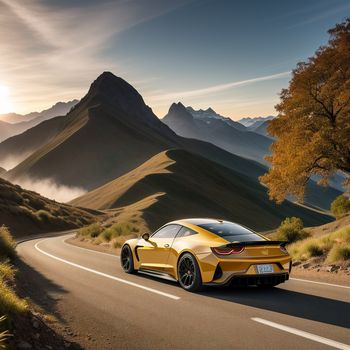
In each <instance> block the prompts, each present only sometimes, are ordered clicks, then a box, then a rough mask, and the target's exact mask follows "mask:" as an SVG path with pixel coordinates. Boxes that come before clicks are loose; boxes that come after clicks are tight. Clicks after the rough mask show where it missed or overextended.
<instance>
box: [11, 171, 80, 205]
mask: <svg viewBox="0 0 350 350" xmlns="http://www.w3.org/2000/svg"><path fill="white" fill-rule="evenodd" d="M13 182H14V183H16V184H17V185H20V186H21V187H23V188H24V189H26V190H30V191H34V192H37V193H39V194H41V195H42V196H44V197H47V198H50V199H54V200H55V201H57V202H62V203H66V202H69V201H71V200H72V199H74V198H76V197H79V196H81V195H83V194H85V193H86V192H87V191H86V190H84V189H83V188H79V187H72V186H65V185H61V184H58V183H56V182H55V181H54V180H53V179H38V180H33V179H30V178H28V177H27V178H21V179H16V180H15V181H13Z"/></svg>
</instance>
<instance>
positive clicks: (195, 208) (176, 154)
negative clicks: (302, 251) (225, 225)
mask: <svg viewBox="0 0 350 350" xmlns="http://www.w3.org/2000/svg"><path fill="white" fill-rule="evenodd" d="M71 203H72V204H74V205H79V206H84V207H88V208H93V209H110V208H119V209H118V211H117V212H116V216H120V215H122V217H124V220H126V219H127V220H131V222H132V220H135V221H140V220H141V221H143V225H144V226H147V227H148V228H149V229H151V230H153V229H155V228H156V227H158V226H160V225H162V224H164V223H166V222H167V221H170V220H174V219H178V218H181V217H192V216H201V217H203V216H204V217H217V218H224V219H229V220H232V221H237V222H239V223H242V224H245V225H247V226H250V227H252V228H254V229H256V230H268V229H271V228H274V227H276V226H277V225H278V224H279V223H280V221H281V220H282V219H283V218H284V217H287V216H293V215H294V216H300V217H302V218H303V220H304V221H305V222H306V223H308V224H309V225H314V224H320V223H325V222H328V221H330V220H331V218H330V217H328V216H326V215H322V214H319V213H316V212H313V211H310V210H308V209H305V208H301V207H299V206H296V205H294V204H292V203H290V202H285V203H284V204H282V205H276V204H275V203H273V202H271V201H269V200H268V198H267V195H266V190H265V188H264V187H262V186H261V185H260V184H258V183H257V182H254V181H253V180H251V179H249V178H247V177H244V176H242V175H240V174H239V173H237V172H234V171H232V170H230V169H228V168H225V167H223V166H221V165H219V164H217V163H214V162H212V161H210V160H208V159H205V158H203V157H201V156H198V155H195V154H193V153H190V152H187V151H183V150H168V151H165V152H161V153H159V154H157V155H156V156H154V157H153V158H151V159H150V160H149V161H147V162H146V163H144V164H142V165H141V166H140V167H138V168H136V169H134V170H133V171H131V172H129V173H128V174H126V175H124V176H121V177H120V178H117V179H116V180H114V181H112V182H109V183H108V184H106V185H104V186H102V187H100V188H98V189H96V190H93V191H91V192H89V193H87V194H85V195H84V196H82V197H79V198H77V199H75V200H73V201H72V202H71ZM118 220H119V221H121V218H120V217H119V219H118Z"/></svg>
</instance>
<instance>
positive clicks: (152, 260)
mask: <svg viewBox="0 0 350 350" xmlns="http://www.w3.org/2000/svg"><path fill="white" fill-rule="evenodd" d="M180 228H181V226H180V225H176V224H170V225H166V226H163V227H161V228H160V229H159V230H158V231H156V232H154V233H153V234H152V235H151V237H150V238H149V240H148V241H145V240H141V241H140V242H139V244H138V248H137V254H138V257H139V259H140V263H141V269H144V270H155V271H160V272H164V271H165V270H166V263H167V261H168V256H169V252H170V250H171V246H172V244H173V241H174V238H175V236H176V234H177V233H178V232H179V230H180Z"/></svg>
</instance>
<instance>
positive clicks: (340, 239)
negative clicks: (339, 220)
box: [288, 227, 350, 263]
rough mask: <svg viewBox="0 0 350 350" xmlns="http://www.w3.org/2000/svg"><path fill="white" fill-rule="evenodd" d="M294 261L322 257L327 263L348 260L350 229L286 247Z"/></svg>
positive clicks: (311, 238)
mask: <svg viewBox="0 0 350 350" xmlns="http://www.w3.org/2000/svg"><path fill="white" fill-rule="evenodd" d="M288 251H289V253H290V254H291V255H292V257H293V258H294V259H297V260H307V259H309V258H312V257H317V256H323V257H324V259H325V260H326V262H327V263H333V262H338V261H345V260H349V259H350V227H346V228H343V229H341V230H339V231H335V232H332V233H330V234H327V235H324V236H321V237H310V238H307V239H305V240H302V241H298V242H295V243H293V244H291V245H289V246H288Z"/></svg>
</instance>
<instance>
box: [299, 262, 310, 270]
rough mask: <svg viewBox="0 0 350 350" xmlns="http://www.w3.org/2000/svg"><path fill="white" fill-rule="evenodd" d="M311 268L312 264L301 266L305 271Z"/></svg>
mask: <svg viewBox="0 0 350 350" xmlns="http://www.w3.org/2000/svg"><path fill="white" fill-rule="evenodd" d="M310 266H311V264H310V263H306V264H303V265H301V267H302V268H303V269H307V268H309V267H310Z"/></svg>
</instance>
